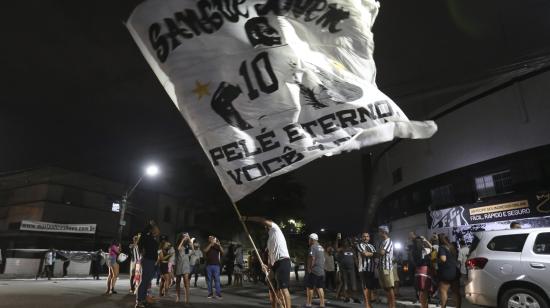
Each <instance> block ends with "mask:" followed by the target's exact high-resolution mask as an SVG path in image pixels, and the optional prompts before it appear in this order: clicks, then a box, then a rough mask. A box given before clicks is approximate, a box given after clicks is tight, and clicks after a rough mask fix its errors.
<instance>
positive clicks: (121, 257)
mask: <svg viewBox="0 0 550 308" xmlns="http://www.w3.org/2000/svg"><path fill="white" fill-rule="evenodd" d="M127 259H128V255H127V254H125V253H120V254H119V255H118V258H117V261H118V263H123V262H124V261H126V260H127Z"/></svg>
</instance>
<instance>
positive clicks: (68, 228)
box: [19, 220, 97, 234]
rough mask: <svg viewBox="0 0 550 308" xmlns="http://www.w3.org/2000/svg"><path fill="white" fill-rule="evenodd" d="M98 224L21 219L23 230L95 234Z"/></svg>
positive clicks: (21, 228)
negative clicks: (57, 222)
mask: <svg viewBox="0 0 550 308" xmlns="http://www.w3.org/2000/svg"><path fill="white" fill-rule="evenodd" d="M96 226H97V225H96V224H56V223H53V222H44V221H31V220H23V221H21V227H20V228H19V230H21V231H38V232H58V233H86V234H95V231H96Z"/></svg>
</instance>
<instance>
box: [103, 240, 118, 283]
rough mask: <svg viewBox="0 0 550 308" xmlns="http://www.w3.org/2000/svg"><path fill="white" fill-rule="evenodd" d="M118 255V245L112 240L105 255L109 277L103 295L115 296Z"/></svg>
mask: <svg viewBox="0 0 550 308" xmlns="http://www.w3.org/2000/svg"><path fill="white" fill-rule="evenodd" d="M119 254H120V244H119V242H118V241H117V240H113V241H112V242H111V245H110V246H109V251H108V255H107V266H108V267H109V276H107V291H106V292H105V294H116V293H117V292H116V291H115V284H116V281H117V278H118V273H119V267H118V263H117V258H118V255H119Z"/></svg>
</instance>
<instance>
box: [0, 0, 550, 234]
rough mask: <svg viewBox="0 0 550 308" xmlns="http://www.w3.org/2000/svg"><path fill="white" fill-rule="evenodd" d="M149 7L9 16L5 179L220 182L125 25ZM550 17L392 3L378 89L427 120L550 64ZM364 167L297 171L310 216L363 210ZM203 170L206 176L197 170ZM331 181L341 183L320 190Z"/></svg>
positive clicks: (538, 12)
mask: <svg viewBox="0 0 550 308" xmlns="http://www.w3.org/2000/svg"><path fill="white" fill-rule="evenodd" d="M138 3H139V1H129V0H117V1H106V0H96V1H74V0H72V1H69V0H28V1H5V2H4V3H2V4H1V5H0V6H1V7H2V8H1V10H2V12H3V13H4V14H3V17H2V27H1V29H2V30H0V31H1V37H2V41H3V44H2V47H3V48H2V50H1V53H2V56H1V59H2V75H1V76H2V80H1V81H2V83H1V84H2V87H1V90H0V145H1V149H2V150H1V151H0V172H3V171H11V170H19V169H26V168H32V167H37V166H44V165H49V164H55V165H59V166H64V167H68V168H72V169H75V170H79V171H84V172H89V173H93V174H97V175H101V176H105V177H108V178H112V179H115V180H119V181H122V182H126V183H130V182H132V181H133V180H134V179H135V178H137V176H138V173H139V172H140V168H141V166H142V165H143V164H145V163H146V162H148V161H156V162H158V163H160V164H161V166H162V168H163V177H162V179H159V180H158V181H156V182H155V183H154V184H146V185H150V188H154V189H158V190H161V191H170V192H176V193H180V194H184V195H186V194H189V191H192V190H193V185H197V184H199V185H200V183H212V179H213V178H214V173H213V171H211V170H210V169H211V168H210V167H209V163H208V161H207V159H206V157H205V155H204V153H203V152H202V150H201V149H200V147H199V145H198V143H197V141H196V140H195V138H194V137H193V136H192V134H191V132H190V130H189V128H188V126H187V124H186V123H185V121H184V120H183V118H182V117H181V116H180V115H179V113H178V111H177V109H176V108H175V106H174V105H173V103H172V102H171V101H170V99H169V98H168V96H167V95H166V93H165V92H164V90H163V89H162V87H161V86H160V84H159V82H158V81H157V79H156V77H155V76H154V74H153V73H152V71H151V70H150V69H149V67H148V65H147V63H146V62H145V60H144V59H143V57H142V56H141V54H140V52H139V50H138V48H137V47H136V46H135V44H134V42H133V41H132V39H131V37H130V35H129V33H128V31H127V30H126V28H125V26H124V25H123V22H124V20H125V19H126V18H127V17H128V16H129V15H130V13H131V10H132V9H133V7H135V6H136V5H137V4H138ZM548 16H550V1H542V0H521V1H498V0H488V1H479V0H455V1H453V0H447V1H440V0H437V1H436V0H432V1H398V0H383V1H381V11H380V15H379V17H378V21H377V24H376V25H375V28H374V32H375V42H376V51H375V60H376V61H377V66H378V69H379V72H378V84H379V86H380V88H381V89H382V90H383V91H385V92H386V94H388V95H389V96H390V97H392V98H393V99H394V100H395V101H396V102H397V103H398V104H399V105H400V106H401V107H402V108H403V109H404V111H405V112H406V113H407V115H408V116H409V117H410V118H412V119H417V120H423V119H426V118H427V117H428V116H429V115H430V113H431V112H433V111H434V110H435V109H437V108H440V107H442V106H444V105H445V103H448V102H449V101H451V100H452V99H455V98H457V97H459V96H460V95H462V94H464V93H465V92H466V91H468V90H471V89H473V88H475V87H477V86H479V85H481V84H483V82H486V81H487V80H490V79H491V78H495V77H496V76H498V75H499V74H501V73H504V72H506V71H509V70H511V69H513V68H515V67H516V66H517V65H521V63H522V61H529V60H530V59H533V58H535V57H537V56H540V55H544V54H547V53H548V52H549V51H550V19H549V18H548ZM366 151H368V149H367V150H366ZM360 162H361V155H360V154H359V152H357V153H351V154H346V155H344V156H342V157H338V158H331V159H322V160H320V161H318V162H315V163H313V164H312V165H311V166H307V167H305V168H303V170H298V171H296V172H294V173H293V174H292V175H291V177H292V178H293V179H295V180H296V181H298V182H299V183H300V184H301V185H303V186H304V187H305V190H306V191H307V193H306V194H307V197H306V200H307V203H308V204H307V207H308V211H310V212H311V213H315V212H325V213H326V212H327V211H326V210H327V209H328V212H330V209H331V207H332V206H333V205H334V204H335V203H338V202H344V203H345V205H346V208H345V209H344V210H343V211H344V213H348V214H349V213H355V212H357V211H361V208H362V206H363V205H362V202H363V198H364V196H363V191H362V188H363V186H362V181H363V179H362V172H361V171H360V170H359V169H360V168H361V167H360ZM193 168H195V169H193ZM196 168H199V169H201V168H202V170H203V172H200V173H192V172H191V171H189V170H192V169H193V170H196ZM325 173H331V174H333V175H334V176H335V177H337V178H338V177H339V178H340V179H341V180H339V181H333V182H328V181H323V182H320V181H321V180H320V179H322V177H319V176H318V175H319V174H325ZM350 174H351V176H350ZM191 179H193V181H191ZM218 191H219V187H218ZM262 193H263V192H262V190H260V191H259V192H257V194H262ZM339 194H344V195H346V196H347V197H346V198H345V200H342V199H341V198H337V197H336V196H337V195H339ZM325 216H326V215H317V216H316V215H315V214H312V217H316V218H317V219H314V220H313V224H314V225H316V226H321V225H325V224H326V223H325V220H324V219H325ZM327 217H330V216H327ZM355 222H356V223H360V219H359V220H357V218H356V221H355ZM327 223H328V224H329V227H330V228H340V227H343V226H345V225H349V221H343V222H337V221H330V222H327Z"/></svg>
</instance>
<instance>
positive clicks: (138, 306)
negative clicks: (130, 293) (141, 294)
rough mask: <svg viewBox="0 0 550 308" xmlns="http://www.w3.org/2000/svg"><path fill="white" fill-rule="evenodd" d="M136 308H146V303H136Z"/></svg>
mask: <svg viewBox="0 0 550 308" xmlns="http://www.w3.org/2000/svg"><path fill="white" fill-rule="evenodd" d="M134 307H135V308H145V307H146V306H145V303H144V302H138V303H136V305H135V306H134Z"/></svg>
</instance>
